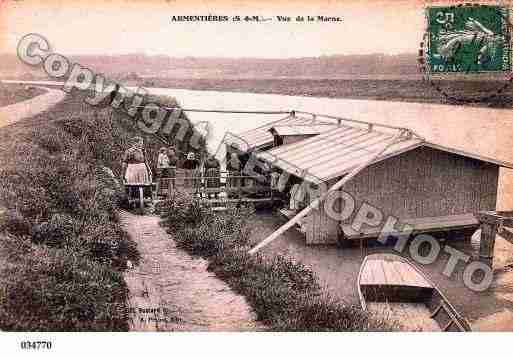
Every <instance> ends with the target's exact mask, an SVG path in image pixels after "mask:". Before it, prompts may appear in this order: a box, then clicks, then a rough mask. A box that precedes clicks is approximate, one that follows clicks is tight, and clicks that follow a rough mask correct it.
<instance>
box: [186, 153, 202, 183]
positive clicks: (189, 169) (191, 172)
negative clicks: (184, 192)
mask: <svg viewBox="0 0 513 359" xmlns="http://www.w3.org/2000/svg"><path fill="white" fill-rule="evenodd" d="M198 167H199V161H198V160H197V159H196V156H195V154H194V152H189V153H188V154H187V159H186V160H185V161H184V162H183V168H184V169H185V177H186V179H185V187H193V188H194V193H197V191H198V186H197V179H196V178H191V177H197V175H198V173H197V171H198Z"/></svg>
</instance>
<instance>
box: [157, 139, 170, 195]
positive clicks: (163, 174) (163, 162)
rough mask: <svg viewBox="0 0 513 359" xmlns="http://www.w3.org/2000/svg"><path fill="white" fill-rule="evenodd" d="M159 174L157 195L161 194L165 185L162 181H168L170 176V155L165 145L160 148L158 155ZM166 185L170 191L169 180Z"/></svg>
mask: <svg viewBox="0 0 513 359" xmlns="http://www.w3.org/2000/svg"><path fill="white" fill-rule="evenodd" d="M157 176H158V181H157V195H159V194H160V191H161V190H162V187H163V186H162V182H165V181H168V178H169V157H168V155H167V151H166V148H165V147H162V148H161V149H160V150H159V155H158V157H157ZM164 187H165V188H167V189H168V191H169V190H170V188H169V187H170V186H169V182H168V183H167V185H165V186H164Z"/></svg>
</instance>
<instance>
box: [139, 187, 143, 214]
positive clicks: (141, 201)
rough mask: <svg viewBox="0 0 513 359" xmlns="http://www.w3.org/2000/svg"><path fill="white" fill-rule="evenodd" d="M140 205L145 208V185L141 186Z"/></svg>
mask: <svg viewBox="0 0 513 359" xmlns="http://www.w3.org/2000/svg"><path fill="white" fill-rule="evenodd" d="M139 206H140V208H141V209H144V187H143V186H139Z"/></svg>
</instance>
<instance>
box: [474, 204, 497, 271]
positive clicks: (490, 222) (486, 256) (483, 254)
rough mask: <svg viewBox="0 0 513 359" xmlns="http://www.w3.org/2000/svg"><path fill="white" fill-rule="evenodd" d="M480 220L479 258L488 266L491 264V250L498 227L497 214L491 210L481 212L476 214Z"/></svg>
mask: <svg viewBox="0 0 513 359" xmlns="http://www.w3.org/2000/svg"><path fill="white" fill-rule="evenodd" d="M478 218H479V222H481V242H480V244H479V259H480V260H481V261H482V262H484V263H487V264H488V265H489V266H490V267H492V264H493V250H494V247H495V238H496V236H497V229H498V227H499V220H498V218H497V216H495V215H493V214H492V213H491V212H481V213H479V215H478Z"/></svg>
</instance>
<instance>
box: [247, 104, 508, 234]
mask: <svg viewBox="0 0 513 359" xmlns="http://www.w3.org/2000/svg"><path fill="white" fill-rule="evenodd" d="M396 130H397V128H391V126H384V125H379V124H372V123H363V122H359V121H351V120H342V121H341V120H340V119H339V120H337V121H333V120H332V121H326V122H324V121H319V120H318V118H316V117H310V118H309V119H308V118H305V117H299V116H298V117H296V114H294V113H292V115H291V116H289V117H288V118H286V119H285V120H282V121H277V122H274V123H271V124H268V125H266V126H262V127H259V128H258V129H255V130H252V131H246V132H245V133H242V134H240V137H241V139H242V142H243V143H244V144H245V146H244V147H245V148H246V149H251V150H253V149H255V148H258V149H260V150H262V149H263V150H264V151H261V152H259V155H258V156H259V157H260V158H261V159H262V160H264V161H267V162H268V163H270V164H271V165H272V166H273V167H274V168H277V169H278V170H279V171H281V172H284V173H287V174H289V175H290V177H291V178H294V179H295V180H296V181H297V182H299V181H302V180H306V181H307V182H309V183H311V184H312V186H313V187H315V186H316V185H318V184H319V183H324V184H325V185H326V187H327V188H328V189H329V188H331V187H332V186H333V185H334V184H335V183H337V182H338V181H340V180H341V179H343V178H344V177H345V176H346V175H348V174H349V173H350V172H351V171H352V170H353V169H355V168H356V167H358V166H360V165H362V164H364V163H365V162H366V161H369V160H372V161H371V163H369V164H368V165H364V167H363V168H362V169H361V170H360V171H359V172H358V173H357V174H356V175H355V176H354V178H351V181H349V182H347V183H346V184H345V185H344V187H343V191H344V192H346V193H348V194H350V195H351V196H352V197H353V198H354V200H355V211H353V213H352V215H351V216H350V217H349V218H346V219H345V220H343V221H341V220H336V219H333V218H331V217H330V216H328V215H327V213H326V211H325V209H324V206H323V205H321V206H318V208H314V209H312V210H311V211H310V212H309V213H308V215H306V216H305V217H304V218H302V220H301V222H299V223H300V229H301V231H302V232H304V233H305V236H306V241H307V243H310V244H314V243H334V242H337V241H339V242H340V241H343V240H356V241H361V240H364V239H374V238H377V237H378V236H379V234H380V231H381V227H382V226H379V227H376V226H369V225H363V226H361V227H360V228H358V230H357V231H355V230H354V229H353V228H352V227H351V226H350V224H351V223H352V222H353V219H354V217H355V215H356V213H357V210H358V209H359V208H360V206H361V205H362V204H363V203H367V204H369V205H371V206H373V207H376V208H378V209H380V211H381V212H382V214H383V215H384V217H385V218H386V217H388V216H393V217H395V218H397V219H398V220H399V221H398V222H399V223H403V224H409V225H411V226H413V227H414V231H415V232H416V233H426V232H428V233H435V232H442V233H444V234H468V233H472V232H473V231H475V230H476V229H477V228H478V227H479V220H478V218H477V217H476V214H477V213H478V212H480V211H493V210H495V207H496V199H497V187H498V175H499V168H500V167H507V168H513V165H512V164H510V163H506V162H504V161H501V160H498V159H493V158H487V157H483V156H481V155H480V154H477V153H470V152H465V151H462V150H460V149H455V148H449V147H446V146H442V145H440V144H437V143H434V142H427V141H425V140H424V139H423V138H421V137H420V136H418V135H416V134H414V133H412V132H408V131H407V132H406V134H405V135H404V136H403V137H402V138H401V139H400V141H398V142H397V143H394V144H393V145H391V146H389V147H387V148H386V150H385V151H384V152H383V153H382V154H380V155H379V156H378V157H377V158H373V157H372V156H373V154H374V153H376V151H377V150H379V149H380V148H381V147H383V146H386V144H387V141H390V139H391V138H392V136H393V134H394V132H397V131H396ZM308 196H309V195H308V193H306V195H305V200H304V202H305V206H306V205H307V204H308V203H309V202H311V201H312V200H313V199H314V198H308ZM341 202H342V201H338V202H335V203H334V204H333V206H334V207H333V210H334V211H335V212H339V213H340V211H341V210H342V208H337V206H339V207H341V206H342V203H341ZM298 211H299V210H296V211H291V210H290V209H285V210H284V211H283V213H285V214H287V215H288V216H289V217H293V216H294V215H295V214H296V213H297V212H298Z"/></svg>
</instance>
